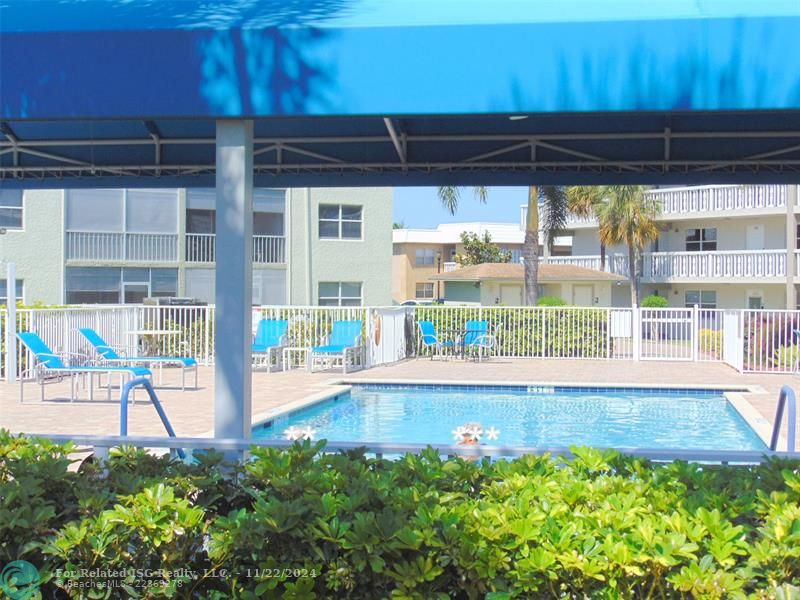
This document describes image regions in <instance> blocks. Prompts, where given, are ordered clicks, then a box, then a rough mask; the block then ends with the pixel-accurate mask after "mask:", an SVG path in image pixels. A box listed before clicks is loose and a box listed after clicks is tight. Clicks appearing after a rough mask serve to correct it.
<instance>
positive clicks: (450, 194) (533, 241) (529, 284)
mask: <svg viewBox="0 0 800 600" xmlns="http://www.w3.org/2000/svg"><path fill="white" fill-rule="evenodd" d="M473 189H474V192H475V197H476V198H478V200H480V201H481V202H484V203H485V202H486V199H487V198H488V196H489V193H488V189H487V188H485V187H475V188H473ZM438 193H439V199H440V200H441V201H442V205H443V206H444V207H445V208H446V209H447V210H449V211H450V214H453V215H454V214H456V210H457V209H458V201H459V197H460V188H458V187H455V186H443V187H440V188H439V192H438ZM539 202H541V203H542V206H543V207H544V211H543V215H542V219H541V221H543V222H541V223H540V215H539ZM568 213H569V209H568V207H567V196H566V193H565V191H564V188H563V187H556V186H542V187H541V188H539V187H536V186H531V187H529V188H528V217H527V220H526V224H525V241H524V243H523V246H522V256H523V258H524V262H525V265H524V269H525V304H527V305H529V306H536V303H537V302H538V301H539V228H540V225H541V229H542V231H543V232H544V236H545V243H546V244H547V246H548V248H550V249H552V248H553V242H554V241H555V238H556V235H558V234H559V233H560V232H561V231H562V230H563V229H564V227H565V225H566V222H567V215H568Z"/></svg>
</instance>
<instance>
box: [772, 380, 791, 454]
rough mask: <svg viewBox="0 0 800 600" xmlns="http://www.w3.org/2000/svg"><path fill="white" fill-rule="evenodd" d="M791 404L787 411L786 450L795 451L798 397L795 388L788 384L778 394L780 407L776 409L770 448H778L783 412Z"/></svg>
mask: <svg viewBox="0 0 800 600" xmlns="http://www.w3.org/2000/svg"><path fill="white" fill-rule="evenodd" d="M787 404H788V406H789V411H788V413H787V415H786V416H787V419H788V422H787V423H786V450H787V452H795V451H796V449H795V440H796V437H797V398H796V396H795V395H794V390H793V389H792V388H790V387H789V386H788V385H784V386H783V387H781V392H780V394H779V395H778V407H777V408H776V410H775V422H774V423H773V424H772V439H771V440H770V442H769V449H770V450H773V451H775V450H777V449H778V438H779V437H780V431H781V422H782V421H783V412H784V409H785V408H786V405H787Z"/></svg>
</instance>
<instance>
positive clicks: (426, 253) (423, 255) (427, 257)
mask: <svg viewBox="0 0 800 600" xmlns="http://www.w3.org/2000/svg"><path fill="white" fill-rule="evenodd" d="M434 264H436V251H435V250H434V249H433V248H417V266H418V267H422V266H432V265H434Z"/></svg>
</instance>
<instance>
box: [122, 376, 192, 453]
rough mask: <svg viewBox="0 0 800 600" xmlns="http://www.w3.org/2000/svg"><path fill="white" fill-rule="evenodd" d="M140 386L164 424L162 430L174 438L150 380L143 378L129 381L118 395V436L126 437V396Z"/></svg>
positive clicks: (180, 450)
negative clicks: (145, 391)
mask: <svg viewBox="0 0 800 600" xmlns="http://www.w3.org/2000/svg"><path fill="white" fill-rule="evenodd" d="M140 386H141V387H143V388H144V389H145V390H147V395H148V396H150V402H152V403H153V407H154V408H155V409H156V412H157V413H158V416H159V417H160V418H161V422H162V423H163V424H164V429H166V430H167V435H169V437H175V430H174V429H173V428H172V423H170V422H169V419H168V418H167V413H166V412H164V407H163V406H161V402H159V400H158V396H156V391H155V390H154V389H153V384H152V383H150V380H149V379H147V378H145V377H137V378H136V379H131V380H130V381H129V382H128V383H126V384H125V387H123V388H122V393H121V394H120V395H119V434H120V436H127V435H128V395H129V394H130V393H131V390H133V389H134V388H136V387H140ZM176 450H177V454H178V456H180V457H181V458H186V453H185V452H184V451H183V450H182V449H181V448H177V449H176Z"/></svg>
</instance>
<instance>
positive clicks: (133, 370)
mask: <svg viewBox="0 0 800 600" xmlns="http://www.w3.org/2000/svg"><path fill="white" fill-rule="evenodd" d="M17 338H18V339H19V341H20V342H22V343H23V344H24V345H25V347H26V348H27V349H28V350H29V351H30V353H31V354H33V357H34V364H33V365H29V366H28V368H27V369H25V371H24V372H23V373H22V376H21V377H20V379H19V401H20V402H22V400H23V398H24V396H25V390H24V386H25V380H26V378H27V377H26V375H27V376H30V375H33V376H34V378H35V380H36V381H37V382H38V383H39V385H40V386H41V394H42V401H44V386H45V383H46V380H47V379H48V378H53V377H55V378H57V379H58V381H61V379H62V378H64V377H69V379H70V402H72V401H74V400H75V378H76V377H77V376H78V375H89V377H90V378H91V376H92V375H94V374H95V373H97V374H98V375H102V374H103V373H105V374H106V375H108V400H109V401H110V400H111V375H112V374H114V373H119V374H120V376H126V377H127V378H128V379H133V378H135V377H151V376H152V373H151V372H150V370H149V369H146V368H144V367H130V366H127V367H126V366H111V365H88V364H86V363H85V361H86V360H88V359H87V357H86V356H85V355H83V354H77V353H74V352H72V353H67V352H62V353H55V352H53V351H52V350H50V348H49V347H48V346H47V344H45V342H44V340H42V338H40V337H39V336H38V335H37V334H35V333H33V332H31V331H23V332H21V333H18V334H17ZM68 357H72V359H73V360H74V359H75V358H78V359H80V360H82V361H84V362H83V363H82V364H80V365H70V364H68V361H69V358H68ZM120 387H121V386H120ZM93 389H94V387H93V385H92V382H91V379H90V383H89V399H92V392H93Z"/></svg>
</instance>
